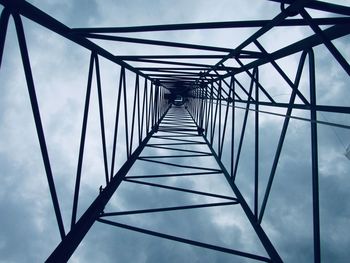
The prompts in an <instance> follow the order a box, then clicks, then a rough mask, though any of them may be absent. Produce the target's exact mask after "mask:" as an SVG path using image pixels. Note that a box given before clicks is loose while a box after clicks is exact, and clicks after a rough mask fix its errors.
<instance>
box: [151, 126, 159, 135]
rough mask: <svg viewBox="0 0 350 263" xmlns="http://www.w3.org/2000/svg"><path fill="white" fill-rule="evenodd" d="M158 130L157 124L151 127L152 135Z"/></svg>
mask: <svg viewBox="0 0 350 263" xmlns="http://www.w3.org/2000/svg"><path fill="white" fill-rule="evenodd" d="M158 130H159V125H158V124H155V125H154V126H153V127H152V131H153V132H154V133H157V132H158Z"/></svg>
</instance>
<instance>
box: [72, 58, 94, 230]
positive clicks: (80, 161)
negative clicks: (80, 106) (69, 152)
mask: <svg viewBox="0 0 350 263" xmlns="http://www.w3.org/2000/svg"><path fill="white" fill-rule="evenodd" d="M94 58H95V55H94V54H93V53H91V56H90V66H89V75H88V83H87V88H86V96H85V106H84V115H83V124H82V128H81V137H80V147H79V157H78V167H77V174H76V177H75V188H74V197H73V208H72V218H71V228H72V227H73V226H74V224H75V221H76V217H77V209H78V199H79V190H80V179H81V169H82V166H83V157H84V147H85V136H86V127H87V121H88V115H89V104H90V94H91V85H92V83H91V82H92V74H93V70H94Z"/></svg>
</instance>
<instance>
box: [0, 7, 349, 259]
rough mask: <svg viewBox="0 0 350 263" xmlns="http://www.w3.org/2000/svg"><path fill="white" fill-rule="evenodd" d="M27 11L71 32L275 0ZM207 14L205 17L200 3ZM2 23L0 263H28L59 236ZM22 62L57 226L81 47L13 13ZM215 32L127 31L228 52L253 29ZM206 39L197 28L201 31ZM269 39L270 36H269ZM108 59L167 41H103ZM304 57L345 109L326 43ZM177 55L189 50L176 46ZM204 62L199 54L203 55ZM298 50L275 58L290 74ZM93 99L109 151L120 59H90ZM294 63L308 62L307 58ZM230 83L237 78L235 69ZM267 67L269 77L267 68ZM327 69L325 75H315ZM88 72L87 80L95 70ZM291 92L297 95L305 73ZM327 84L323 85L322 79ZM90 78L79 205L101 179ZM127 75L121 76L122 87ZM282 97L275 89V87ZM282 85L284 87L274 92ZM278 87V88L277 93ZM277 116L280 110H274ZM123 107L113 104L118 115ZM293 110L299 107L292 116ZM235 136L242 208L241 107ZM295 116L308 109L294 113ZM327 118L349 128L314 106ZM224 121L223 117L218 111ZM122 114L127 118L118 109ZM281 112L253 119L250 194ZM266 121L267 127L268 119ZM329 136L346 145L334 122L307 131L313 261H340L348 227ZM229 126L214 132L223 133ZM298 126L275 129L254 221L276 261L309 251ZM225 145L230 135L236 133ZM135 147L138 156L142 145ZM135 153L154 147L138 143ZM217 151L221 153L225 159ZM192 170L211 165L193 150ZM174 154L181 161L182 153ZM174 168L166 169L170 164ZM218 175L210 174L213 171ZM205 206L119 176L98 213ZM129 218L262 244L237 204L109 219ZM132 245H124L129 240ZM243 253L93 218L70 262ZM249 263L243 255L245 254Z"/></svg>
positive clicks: (82, 85)
mask: <svg viewBox="0 0 350 263" xmlns="http://www.w3.org/2000/svg"><path fill="white" fill-rule="evenodd" d="M31 2H32V3H33V4H35V5H37V6H38V7H39V8H40V9H42V10H44V11H45V12H48V13H49V14H50V15H52V16H54V17H55V18H57V19H58V20H60V21H62V22H64V23H66V24H67V25H69V26H71V27H83V26H128V25H144V24H162V23H180V22H205V21H215V20H220V21H226V20H240V19H260V18H261V19H265V18H266V19H268V18H271V17H273V16H274V15H276V14H277V13H278V12H279V7H278V5H276V4H274V3H270V2H267V3H262V2H256V6H255V7H254V8H252V4H251V3H250V2H249V3H247V2H246V1H241V2H239V3H238V2H237V3H236V2H235V3H234V2H232V1H220V2H218V3H215V4H213V3H212V2H211V1H200V2H199V1H190V2H189V1H177V2H176V6H174V4H173V3H170V2H169V3H168V2H165V1H147V2H145V1H132V2H131V1H118V3H115V1H104V2H103V4H101V3H99V2H97V1H87V2H83V1H50V2H49V3H42V2H40V1H31ZM208 10H210V11H211V12H208ZM12 24H13V23H12V21H11V22H10V27H9V32H8V36H7V41H6V49H5V53H4V54H5V55H4V61H3V65H2V68H1V71H0V79H1V83H2V85H1V86H2V87H1V92H2V94H1V96H0V104H1V106H0V107H1V110H0V138H1V139H0V167H1V177H2V181H1V187H0V210H1V211H2V213H1V238H0V262H40V261H44V260H45V259H46V258H47V256H48V255H49V254H50V252H51V251H52V250H53V249H54V248H55V246H56V245H57V243H58V242H59V235H58V229H57V226H56V222H55V218H54V213H53V209H52V204H51V201H50V197H49V190H48V187H47V182H46V178H45V176H44V174H45V173H44V169H43V165H42V161H41V156H40V151H39V147H38V143H37V137H36V132H35V127H34V122H33V120H32V114H31V108H30V104H29V98H28V94H27V91H26V85H25V80H24V74H23V70H22V65H21V63H20V56H19V51H18V45H17V42H16V41H17V40H16V38H15V34H14V27H13V25H12ZM24 25H25V31H26V36H27V39H28V47H29V51H30V58H31V64H32V67H33V74H34V80H35V84H36V88H37V93H38V99H39V104H40V107H41V110H42V118H43V124H44V129H45V132H46V138H47V142H48V148H49V154H50V158H51V163H52V169H53V172H54V175H55V180H56V181H55V182H56V186H57V191H58V197H59V200H60V204H61V209H62V214H63V219H64V223H65V227H66V230H68V229H69V225H70V214H71V206H72V201H71V200H72V195H73V186H74V180H75V179H74V178H75V172H76V163H77V153H78V148H79V140H80V130H81V123H82V116H83V103H84V101H83V98H84V96H85V89H86V82H87V72H88V59H89V52H88V51H86V50H84V49H82V48H80V47H79V46H77V45H75V44H72V43H70V42H69V41H67V40H64V39H63V38H62V37H59V36H57V35H55V34H53V33H50V32H48V31H47V30H45V29H43V28H41V27H40V26H37V25H34V24H33V23H31V22H29V21H27V20H25V23H24ZM237 32H238V33H236V34H231V33H230V34H226V33H224V32H221V31H220V30H218V31H207V33H206V34H203V33H202V32H199V31H193V32H181V33H175V32H171V33H157V34H156V33H147V34H140V36H141V37H144V36H147V37H149V38H154V39H161V40H162V39H166V40H169V41H177V40H179V39H181V41H182V40H183V41H184V42H189V43H202V44H206V45H219V46H226V47H232V46H235V45H237V44H239V43H241V42H242V40H243V39H244V38H245V37H247V36H249V35H250V34H252V33H253V32H254V30H246V31H243V30H242V31H241V30H239V31H237ZM305 34H310V31H305V30H301V29H296V30H295V31H293V34H291V33H289V34H285V32H283V30H276V31H275V32H273V33H272V34H267V35H266V37H263V38H262V39H261V42H262V43H263V44H264V45H265V46H266V48H267V49H268V50H269V51H272V50H274V49H276V48H278V47H279V46H280V45H281V44H282V42H283V43H285V44H287V43H289V42H291V41H293V40H294V39H295V37H300V38H301V37H303V36H305ZM208 36H209V37H208ZM272 39H273V41H271V40H272ZM348 43H349V38H348V37H346V38H342V39H341V40H340V41H337V42H336V45H337V46H338V47H339V49H340V50H341V51H342V52H344V54H345V56H346V55H347V54H348V53H349V52H347V51H348V50H347V49H348V45H347V44H348ZM103 46H106V47H108V48H110V49H111V50H112V51H113V52H112V53H113V54H126V53H130V54H141V53H142V54H144V53H149V54H152V53H161V52H164V53H165V52H166V51H167V49H160V48H159V47H149V48H148V47H147V49H145V47H144V46H140V45H135V47H130V46H129V45H125V44H119V43H118V44H115V43H107V44H103ZM315 50H316V52H317V54H316V64H317V70H318V74H317V81H318V82H317V89H318V94H317V95H318V99H319V101H320V103H322V104H329V103H330V104H335V105H337V104H339V105H348V101H347V98H348V97H349V96H348V95H349V94H348V92H349V91H348V89H347V86H348V85H347V84H348V81H349V79H348V76H346V74H345V73H343V72H342V71H341V70H340V69H339V67H338V65H336V63H335V61H334V59H333V58H332V56H331V55H329V52H328V50H326V49H325V48H323V47H320V48H316V49H315ZM177 52H179V53H188V52H189V51H187V50H184V51H182V50H181V51H177ZM207 62H208V63H209V61H207ZM297 62H298V56H292V57H290V58H288V59H282V60H280V61H278V63H280V65H281V67H283V69H284V70H286V71H287V74H288V76H290V77H291V79H293V78H294V74H295V69H296V66H297ZM100 64H101V78H102V86H103V99H104V102H105V105H104V107H105V108H104V110H105V121H106V137H107V148H108V159H109V162H110V160H111V147H112V137H113V125H114V114H115V101H116V97H117V92H116V90H117V85H118V81H119V67H117V66H113V65H112V64H111V63H110V62H108V61H106V60H104V59H100ZM306 67H307V65H306ZM243 75H244V74H241V76H239V79H240V80H242V82H243V83H244V84H245V86H248V85H249V81H248V79H247V78H246V76H243ZM276 75H277V74H276ZM276 75H274V74H273V73H272V70H271V67H263V68H262V70H261V81H262V83H263V85H264V87H266V89H267V90H268V91H269V92H270V93H271V94H273V95H276V98H279V99H281V100H283V101H287V100H288V94H290V89H289V88H288V87H287V86H286V84H285V83H284V82H283V81H282V80H281V78H280V77H276ZM329 75H331V78H329V77H328V76H329ZM94 78H95V77H94ZM304 78H305V79H303V81H302V86H301V89H302V91H303V92H305V94H308V91H307V81H306V80H307V74H306V75H305V77H304ZM329 79H331V80H329ZM95 81H96V80H95V79H94V83H93V86H92V96H91V109H90V112H89V124H88V131H87V141H86V152H85V156H84V164H83V178H82V188H81V194H80V196H81V198H80V203H79V213H80V214H81V213H82V211H84V210H85V209H86V207H87V206H88V205H89V204H90V203H91V201H92V200H93V199H94V198H95V197H96V196H97V194H98V187H99V186H100V185H103V184H104V177H103V162H102V150H101V142H100V130H99V120H98V104H97V92H96V85H95ZM134 81H135V80H134V77H133V76H132V77H131V74H130V77H128V79H127V83H128V85H130V87H131V89H132V88H133V86H132V85H133V84H134ZM281 94H282V95H281ZM286 94H287V95H286ZM279 95H281V96H280V97H277V96H279ZM132 100H133V96H132V95H130V96H128V109H131V108H130V107H131V105H132ZM276 111H278V112H282V113H283V111H280V110H276ZM237 113H238V114H237V116H236V124H237V126H236V132H239V131H240V129H241V126H240V125H241V123H242V118H243V110H237ZM122 114H123V111H122ZM296 114H299V115H305V114H304V113H301V112H300V111H299V112H296ZM250 115H251V116H250V117H249V121H248V126H247V134H246V137H245V141H244V147H243V152H242V157H241V161H240V168H239V173H238V177H237V184H238V186H239V187H240V189H241V191H242V193H243V194H244V196H245V198H246V199H247V200H248V203H249V204H250V205H252V198H253V195H252V193H253V192H252V191H253V188H252V182H253V166H252V158H251V156H252V153H253V151H252V150H253V148H252V146H253V145H254V144H253V143H254V141H253V129H254V123H253V117H252V116H253V115H252V114H251V113H250ZM306 117H308V116H306ZM318 117H319V118H320V119H322V118H325V117H326V118H327V119H329V120H332V121H336V122H337V121H338V122H341V123H348V120H347V116H346V115H344V116H343V115H340V114H337V115H331V114H325V115H324V116H318ZM229 118H230V116H229ZM129 119H130V114H129ZM282 122H283V120H281V119H280V118H279V117H268V116H267V115H263V114H262V115H261V129H260V136H261V156H260V158H261V166H260V182H259V183H260V187H261V188H260V189H261V191H260V193H259V194H260V195H259V199H260V202H261V200H262V197H263V190H264V189H265V187H266V183H267V177H268V174H269V170H270V169H271V164H272V160H273V155H274V153H275V148H276V144H277V141H278V136H279V133H280V129H281V125H282ZM271 127H273V128H271ZM123 129H124V125H123V124H122V123H120V132H119V134H120V136H119V139H118V147H117V148H118V159H117V166H118V167H119V166H120V165H121V164H122V163H123V162H124V160H125V146H124V139H125V138H124V131H123ZM334 132H336V133H337V134H338V135H339V136H340V139H341V140H342V141H344V143H345V144H347V143H349V141H348V138H349V133H348V131H347V130H344V129H335V130H334V129H332V128H329V127H325V126H321V125H320V126H319V137H320V143H319V147H320V154H319V160H320V199H321V232H322V249H323V254H322V257H323V259H324V261H325V262H346V260H347V258H349V257H350V255H349V252H348V249H347V248H348V247H349V246H350V239H349V237H348V235H346V230H347V228H348V225H349V218H350V207H349V204H348V202H347V200H348V199H349V193H348V192H349V191H348V189H349V180H348V178H347V175H348V174H349V171H350V163H349V161H348V160H347V159H346V158H345V157H344V156H343V155H342V154H343V148H342V146H341V145H340V144H339V141H338V139H337V138H336V135H335V133H334ZM230 135H231V134H230V132H228V133H227V137H228V138H229V137H230ZM309 136H310V131H309V125H308V124H307V123H304V122H300V121H294V120H292V121H291V123H290V127H289V130H288V133H287V137H286V142H285V147H284V148H283V152H282V155H281V160H280V163H279V166H278V170H277V174H276V179H275V182H274V185H273V188H272V192H271V199H270V200H269V203H268V206H267V210H266V215H265V218H264V221H263V226H264V227H265V228H266V232H267V233H268V235H269V236H270V238H271V240H272V241H273V243H274V244H275V245H276V247H277V249H278V251H279V252H280V253H281V256H282V257H283V259H284V260H285V261H286V262H309V261H311V258H312V255H313V254H312V232H311V231H312V228H311V219H312V217H311V215H312V214H311V211H312V210H311V209H312V207H311V195H310V193H311V173H310V171H311V170H310V169H311V168H310V157H309V152H310V146H309ZM235 145H236V149H237V145H238V137H236V141H235ZM147 151H148V152H147ZM147 151H145V152H144V153H143V154H148V153H154V152H155V151H154V150H153V151H151V150H149V149H147ZM229 151H230V145H229V141H225V147H224V155H223V156H224V158H223V162H224V163H225V165H229V163H230V160H229V159H228V156H229V155H228V153H229ZM225 153H226V154H225ZM198 159H199V160H198V163H199V165H202V166H205V167H210V166H211V165H214V164H213V163H210V162H209V160H206V158H203V159H201V158H198ZM182 162H184V161H183V160H182ZM154 167H157V172H162V171H163V169H164V171H168V168H164V167H163V168H162V167H161V166H153V167H152V166H149V165H145V163H144V162H142V161H138V162H137V165H136V166H135V167H133V170H132V171H131V172H130V174H134V175H139V174H152V173H154V169H155V168H154ZM171 171H175V169H171ZM215 178H217V177H215ZM153 181H154V182H159V183H164V184H174V185H175V186H181V187H186V188H193V189H202V190H207V191H210V192H215V193H222V194H223V193H225V194H230V190H229V189H228V187H227V186H226V185H225V184H224V183H225V182H224V180H223V178H222V177H221V178H218V179H210V178H209V177H208V176H203V177H201V178H199V179H197V178H186V179H183V180H182V179H181V180H180V179H177V180H175V179H166V180H153ZM211 200H212V201H215V200H214V199H210V198H198V197H193V196H191V195H189V194H178V193H173V192H170V191H167V190H162V189H152V190H151V189H150V187H147V186H138V185H133V184H131V183H127V182H125V183H123V184H122V185H121V187H120V189H118V191H117V193H116V194H115V195H114V196H113V198H112V199H111V201H110V203H109V205H108V206H107V207H106V211H107V209H110V210H119V209H120V210H128V209H139V208H151V207H160V206H163V205H164V206H167V205H181V204H191V203H201V202H209V201H211ZM118 220H120V221H121V222H124V223H130V224H131V225H135V226H139V227H145V228H149V229H154V230H160V231H163V232H165V233H170V234H175V235H177V234H178V235H181V236H183V237H187V238H192V239H196V240H200V241H203V242H209V243H210V242H214V243H215V244H218V245H222V246H226V247H229V248H237V249H242V250H244V251H248V252H257V253H259V254H261V255H264V254H265V252H264V251H263V248H262V246H261V244H260V243H259V241H258V240H257V237H256V236H255V234H254V233H253V231H252V229H251V227H250V226H249V224H248V222H247V219H246V218H245V216H244V215H243V213H242V211H241V209H240V208H239V207H238V206H236V207H234V208H232V209H231V207H227V208H208V209H199V210H196V211H184V212H169V213H166V214H157V215H156V214H155V215H153V214H152V215H143V216H141V215H138V216H128V217H120V218H118ZM131 247H132V249H131ZM116 259H120V261H122V262H131V261H132V262H229V261H232V260H233V261H235V262H242V260H243V259H242V258H237V257H232V256H229V255H226V254H222V253H216V252H212V251H209V250H205V249H200V248H195V247H191V246H186V245H181V244H177V243H175V242H173V241H165V240H161V239H158V238H153V237H148V236H145V235H143V234H138V233H133V232H129V231H127V230H123V229H117V228H113V227H111V226H105V225H102V224H100V223H96V224H95V225H94V226H93V228H92V229H91V231H90V232H89V233H88V235H87V237H86V239H85V240H84V241H83V243H82V244H81V245H80V246H79V248H78V249H77V251H76V253H75V255H74V256H73V257H72V259H71V262H114V261H115V260H116ZM244 262H250V261H248V260H247V261H244Z"/></svg>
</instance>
